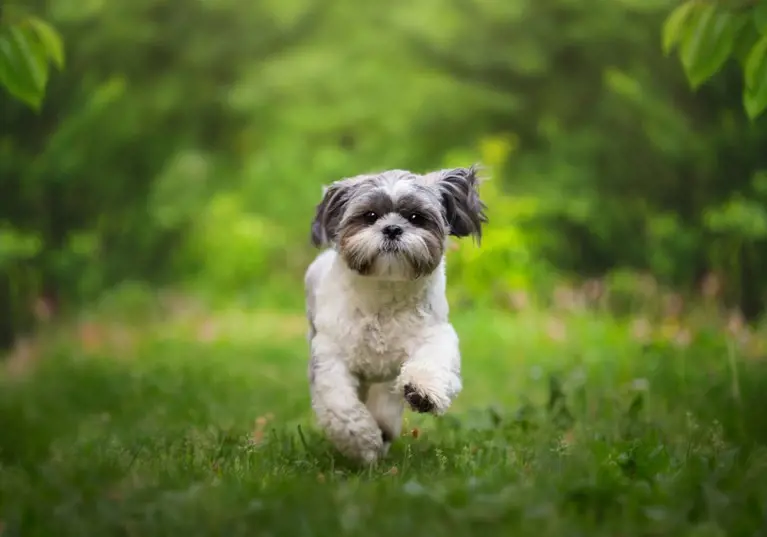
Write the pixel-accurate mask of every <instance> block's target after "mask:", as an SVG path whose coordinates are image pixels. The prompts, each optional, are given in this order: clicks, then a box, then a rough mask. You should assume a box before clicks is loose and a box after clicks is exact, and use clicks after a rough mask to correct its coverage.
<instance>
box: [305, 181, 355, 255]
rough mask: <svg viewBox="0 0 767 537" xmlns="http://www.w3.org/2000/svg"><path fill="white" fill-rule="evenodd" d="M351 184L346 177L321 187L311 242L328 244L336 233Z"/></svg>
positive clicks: (320, 244) (318, 245)
mask: <svg viewBox="0 0 767 537" xmlns="http://www.w3.org/2000/svg"><path fill="white" fill-rule="evenodd" d="M351 191H352V185H351V181H349V180H348V179H342V180H340V181H336V182H335V183H332V184H331V185H330V186H326V187H323V189H322V201H320V203H319V204H318V205H317V209H316V212H315V215H314V220H313V221H312V244H313V245H314V246H316V247H318V248H320V247H323V246H329V245H330V244H331V243H332V242H333V241H334V240H335V238H336V235H337V234H338V225H339V224H340V223H341V217H343V214H344V209H345V208H346V204H347V203H349V199H350V198H351Z"/></svg>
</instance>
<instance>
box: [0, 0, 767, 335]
mask: <svg viewBox="0 0 767 537" xmlns="http://www.w3.org/2000/svg"><path fill="white" fill-rule="evenodd" d="M29 7H30V9H32V10H34V12H35V13H39V17H40V18H41V19H42V20H46V21H50V24H51V25H52V26H53V27H55V28H56V30H57V31H58V32H60V34H61V36H62V40H63V41H64V42H65V43H66V44H67V68H66V69H64V70H63V71H61V72H60V73H59V74H57V76H55V77H51V78H50V80H49V81H48V86H47V87H48V89H47V97H46V100H45V105H44V106H43V107H42V108H40V109H39V112H38V113H36V114H35V113H32V111H31V110H30V109H29V108H28V106H26V105H24V104H22V103H18V102H14V101H13V100H12V99H8V100H3V101H2V102H1V103H0V106H2V114H0V132H1V133H2V134H0V177H2V178H3V181H2V182H1V183H0V214H2V215H3V223H2V226H3V229H5V230H7V231H8V232H9V233H12V234H13V235H14V236H19V237H28V238H29V237H31V238H33V240H34V241H35V243H36V244H37V245H38V247H36V250H34V253H30V251H26V250H25V253H24V255H20V254H19V255H16V254H13V255H14V256H15V257H14V261H13V267H12V268H11V265H9V264H8V263H4V264H3V265H2V266H1V267H0V307H3V308H7V309H8V311H13V312H14V313H13V315H11V314H2V315H0V319H3V322H0V325H3V324H5V326H0V342H5V343H8V342H10V340H11V339H12V338H13V337H14V336H15V335H17V334H19V333H23V332H24V331H25V330H27V329H29V328H31V327H32V326H33V324H34V322H35V319H34V318H33V317H34V315H33V314H32V312H30V304H35V303H37V301H38V300H39V299H40V298H41V297H44V298H45V299H46V300H49V301H51V302H52V303H55V304H56V305H57V308H58V309H62V308H63V309H64V310H66V309H69V308H71V309H73V310H74V309H77V307H78V306H79V305H81V304H83V303H87V302H89V301H92V300H94V299H96V298H97V297H98V296H99V295H100V294H102V293H104V292H106V291H107V290H108V289H110V288H111V287H113V286H115V285H119V284H120V283H121V282H122V281H126V280H127V281H143V282H145V283H149V284H167V283H171V282H172V283H174V284H182V285H194V286H195V287H197V288H198V289H201V290H205V291H206V292H207V293H208V294H209V295H218V296H219V298H221V299H222V300H227V299H231V298H235V297H237V298H247V299H248V300H251V301H257V302H258V303H260V304H266V303H272V305H275V304H280V305H288V304H290V305H296V304H298V303H299V302H300V299H301V297H300V292H298V286H297V285H296V282H300V281H301V277H302V272H303V270H304V269H305V267H306V264H307V263H308V262H309V261H310V260H311V257H312V256H313V255H314V254H315V253H316V252H315V251H314V250H313V249H312V247H311V246H310V244H309V241H308V238H307V236H308V228H309V222H310V220H311V215H312V212H313V210H314V205H315V204H316V203H317V202H318V201H319V195H320V192H321V185H322V184H326V183H329V182H331V181H333V180H335V179H338V178H340V177H344V176H348V175H352V174H356V173H360V172H363V171H371V170H377V169H382V168H392V167H397V168H410V169H413V170H416V171H419V170H420V171H423V170H428V169H434V168H438V167H442V166H454V165H467V164H471V163H472V162H476V161H480V162H483V163H484V164H485V165H486V166H487V169H488V174H489V175H490V176H491V180H490V181H488V182H487V183H486V184H485V185H483V196H485V197H487V199H488V205H489V211H490V214H491V223H490V225H489V226H488V227H487V231H486V234H485V238H484V240H483V243H482V245H480V246H479V247H477V246H475V245H473V244H471V241H460V242H456V246H457V249H456V250H451V252H450V254H449V259H448V264H449V270H450V274H451V278H452V279H451V282H452V284H453V285H452V286H451V291H450V292H451V293H452V298H453V299H454V300H456V301H458V302H459V303H461V304H464V305H466V304H472V303H473V304H480V303H483V304H495V305H501V306H504V307H505V306H507V305H508V297H509V295H510V293H512V292H517V291H525V292H531V293H536V292H540V293H542V294H543V295H545V296H548V295H549V294H550V289H549V287H550V286H551V281H552V277H553V274H554V273H555V272H564V273H566V276H568V277H569V278H570V279H572V280H573V281H575V280H577V279H582V278H584V277H588V278H590V277H599V276H603V275H605V274H607V273H609V272H610V271H613V270H618V269H627V270H631V271H640V272H646V271H649V272H652V273H654V274H655V275H656V276H657V277H658V279H659V280H661V281H662V282H663V283H664V284H669V285H672V286H676V287H678V288H680V290H684V291H688V290H691V289H693V288H695V287H696V286H697V282H698V279H699V278H700V277H701V276H702V275H703V274H704V273H705V272H707V271H709V270H712V269H717V270H721V271H723V272H724V273H723V274H722V277H723V279H724V280H725V281H726V282H738V283H737V284H732V285H730V284H729V283H728V284H727V285H725V296H724V298H725V300H726V301H727V303H728V305H731V306H739V307H742V308H743V309H744V310H746V312H747V313H748V314H749V315H755V314H757V313H759V311H760V310H761V309H762V306H761V305H760V304H763V303H764V300H763V298H764V296H765V294H767V283H765V282H764V281H763V279H762V278H760V277H759V274H761V273H763V270H767V253H765V252H767V249H765V248H764V244H763V243H764V239H763V238H762V236H761V234H760V232H759V231H758V226H759V225H761V224H760V223H759V222H760V220H759V217H758V216H756V215H757V214H758V213H759V211H760V210H761V208H762V207H764V204H765V202H767V198H765V197H764V196H763V195H762V194H760V193H759V192H760V190H759V188H761V187H760V186H759V185H758V184H757V182H754V181H753V178H754V177H757V176H759V174H760V173H761V172H762V171H763V170H767V155H766V154H765V152H764V151H763V149H764V147H765V144H766V143H767V127H766V126H765V125H763V124H762V123H760V122H750V121H749V120H748V119H747V118H746V117H745V116H744V115H743V114H742V113H741V111H740V108H741V106H742V99H741V94H740V92H741V90H742V89H743V79H744V77H743V74H742V72H733V70H732V69H729V66H728V63H727V62H725V63H724V64H723V65H722V66H721V71H720V75H719V76H716V77H713V78H710V79H709V81H708V83H706V84H702V85H699V86H698V88H697V90H696V91H695V92H690V91H689V82H688V81H686V80H685V77H684V75H683V73H682V72H681V71H680V69H679V68H678V66H677V65H675V62H671V61H669V59H668V58H666V57H665V56H664V54H663V51H662V50H661V47H660V46H659V45H658V42H657V32H658V30H659V29H660V27H661V26H662V24H663V21H664V18H665V17H666V15H667V14H668V2H667V1H666V0H657V1H652V2H650V1H647V0H645V1H637V0H622V1H618V2H616V1H614V0H597V1H595V2H590V3H589V4H588V5H587V4H585V3H577V2H571V1H569V0H536V1H533V0H513V1H510V2H506V3H503V4H498V3H492V2H482V1H479V0H448V1H447V2H440V3H437V2H431V1H425V0H424V1H420V2H416V3H411V2H405V1H401V0H398V1H396V2H394V3H390V4H387V5H386V6H382V5H377V4H361V3H358V2H357V3H355V2H351V1H350V0H342V1H341V2H319V3H316V2H315V3H311V2H307V1H305V0H289V1H287V2H266V3H264V2H259V3H242V2H236V1H233V0H216V1H212V2H211V1H205V2H203V1H201V0H178V1H177V2H175V3H174V4H173V6H172V7H171V5H170V4H168V3H165V2H161V1H159V0H136V1H132V2H128V1H115V2H102V1H100V0H94V1H89V2H82V1H75V0H52V1H50V2H43V1H42V0H38V1H37V2H33V3H32V4H30V6H29ZM686 9H688V10H691V11H695V12H696V13H697V12H698V11H700V10H701V8H699V7H688V8H686ZM717 9H719V8H717ZM179 13H183V14H184V16H183V17H179V16H178V14H179ZM682 13H683V12H682ZM702 13H703V11H700V13H698V15H700V16H702V15H701V14H702ZM747 13H748V16H749V17H750V18H749V19H748V22H747V23H742V21H743V20H745V19H743V17H745V16H746V14H747ZM696 16H697V15H696ZM690 17H692V16H691V15H690ZM707 17H708V18H707V20H708V21H709V22H708V23H707V24H708V26H705V27H706V28H708V29H707V30H706V32H709V33H710V34H711V35H713V36H714V38H712V39H713V41H712V40H697V41H695V43H697V44H696V45H695V46H694V47H693V46H692V45H690V46H687V48H685V50H693V49H695V50H698V49H699V51H698V52H696V53H695V54H692V55H691V56H690V55H689V54H688V56H686V57H688V58H690V60H689V61H690V62H692V63H689V65H693V64H695V67H694V69H695V73H697V74H696V75H695V76H696V77H698V78H700V77H701V76H703V75H702V74H701V73H703V74H705V73H706V72H709V71H711V69H712V65H719V64H720V62H721V61H722V60H721V57H722V53H721V50H730V51H731V55H739V54H741V53H743V54H741V56H738V57H741V58H742V60H743V62H745V61H746V59H747V55H746V54H745V53H744V51H745V52H748V51H750V50H751V49H752V48H753V47H754V46H756V44H757V42H758V40H759V39H758V35H761V34H759V30H758V28H761V27H762V26H761V23H760V22H759V21H762V19H763V13H762V10H761V9H757V10H755V11H754V10H747V11H737V12H732V13H731V15H729V16H728V17H726V18H720V12H719V11H717V12H716V13H713V12H711V13H709V15H707ZM760 17H761V18H760ZM675 19H678V20H677V23H675V24H676V25H677V26H678V29H677V34H673V33H672V34H669V35H671V36H672V37H673V35H677V36H678V37H679V40H678V41H677V44H676V45H674V44H673V41H674V39H671V38H667V39H669V40H670V41H671V43H670V44H668V45H667V46H669V47H671V46H677V47H679V46H680V43H681V42H682V37H683V35H682V34H684V35H687V34H685V32H687V30H684V28H691V26H689V25H688V24H687V22H689V21H688V19H687V17H686V16H685V17H682V16H681V15H679V14H675ZM689 20H692V18H690V19H689ZM717 21H718V22H717ZM725 22H726V24H725ZM741 23H742V24H743V27H742V28H740V25H741ZM696 28H697V27H696ZM736 28H740V30H739V31H738V32H737V35H736V36H735V37H733V35H734V34H735V33H736V32H735V29H736ZM701 31H702V30H701ZM749 31H750V32H751V34H749V33H748V32H749ZM704 34H705V32H704V33H703V34H700V35H704ZM757 34H758V35H757ZM749 35H751V37H749ZM731 40H732V43H730V44H728V43H729V42H730V41H731ZM690 43H693V41H690ZM706 43H708V44H706ZM711 43H716V46H715V47H714V48H711V46H712V45H711ZM706 50H708V52H706ZM696 58H697V59H696ZM744 65H745V63H744ZM753 65H754V66H753V68H752V71H753V72H754V73H757V71H758V69H759V65H757V64H753ZM753 76H756V78H758V75H753ZM5 97H6V95H5V94H3V95H2V96H0V98H5ZM735 202H737V204H739V206H740V209H738V210H739V211H740V212H743V211H747V212H748V215H749V216H748V217H747V218H745V217H742V216H743V215H741V216H738V217H737V225H735V224H734V223H733V220H732V219H733V218H734V217H733V216H732V214H731V213H732V209H731V208H730V207H729V204H731V203H735ZM741 209H742V210H741ZM719 213H722V214H725V213H726V214H727V215H728V216H727V217H726V220H727V222H728V223H727V224H726V225H724V224H722V225H720V224H713V225H710V224H711V222H712V220H711V217H710V215H714V214H719ZM714 220H716V218H715V219H714ZM720 220H721V218H720ZM744 226H746V227H747V226H753V229H747V228H745V227H744Z"/></svg>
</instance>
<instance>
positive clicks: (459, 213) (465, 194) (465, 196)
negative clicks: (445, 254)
mask: <svg viewBox="0 0 767 537" xmlns="http://www.w3.org/2000/svg"><path fill="white" fill-rule="evenodd" d="M437 173H439V174H440V177H439V179H438V181H437V186H438V188H439V191H440V194H441V196H442V207H443V209H444V211H445V218H446V219H447V224H448V226H449V228H450V231H449V233H450V235H453V236H455V237H468V236H469V235H471V236H473V237H474V239H475V240H476V241H477V243H478V244H479V242H480V241H481V239H482V225H483V224H485V223H486V222H487V215H486V214H485V209H486V206H485V204H484V202H483V201H482V200H481V199H480V198H479V188H478V187H479V182H480V177H479V170H478V167H477V166H476V165H474V166H471V167H469V168H453V169H449V170H442V171H440V172H437Z"/></svg>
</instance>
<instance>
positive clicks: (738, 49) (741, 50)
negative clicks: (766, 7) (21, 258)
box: [732, 24, 760, 69]
mask: <svg viewBox="0 0 767 537" xmlns="http://www.w3.org/2000/svg"><path fill="white" fill-rule="evenodd" d="M759 38H760V35H759V32H758V31H757V29H756V26H754V25H753V24H746V26H745V28H743V29H742V30H741V31H740V33H738V37H737V38H736V39H735V43H733V45H732V56H733V57H734V58H735V59H736V60H737V61H738V63H739V64H740V66H741V68H743V69H745V66H746V60H747V59H748V54H749V53H750V52H751V48H752V47H753V46H754V45H755V44H756V42H757V41H759Z"/></svg>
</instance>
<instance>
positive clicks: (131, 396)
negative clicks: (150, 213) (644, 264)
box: [0, 307, 767, 537]
mask: <svg viewBox="0 0 767 537" xmlns="http://www.w3.org/2000/svg"><path fill="white" fill-rule="evenodd" d="M171 309H172V308H171ZM177 310H178V311H175V310H174V311H173V312H172V313H169V311H170V309H167V308H166V309H164V310H162V311H160V312H159V313H158V312H154V313H152V314H146V315H142V316H140V318H139V320H136V317H135V316H134V317H133V320H132V321H126V320H125V319H121V318H119V316H116V317H114V318H112V317H109V316H107V315H104V314H93V315H92V317H91V319H90V320H88V319H87V318H86V319H84V320H82V321H81V323H80V325H79V327H77V328H73V327H70V328H68V329H63V328H61V329H56V330H54V329H51V330H49V333H48V334H46V335H44V336H43V337H42V338H41V340H40V341H38V342H33V343H30V344H29V345H28V346H27V347H26V348H23V349H20V350H17V351H16V352H15V353H14V354H13V355H12V356H10V357H9V358H8V360H7V361H6V364H5V366H4V367H3V371H2V374H1V375H2V376H1V380H0V382H1V383H2V385H1V386H0V535H2V537H11V536H13V537H15V536H24V537H33V536H45V537H52V536H61V537H64V536H73V537H74V536H77V537H85V536H94V537H95V536H99V537H102V536H108V535H124V536H129V537H133V536H137V537H138V536H141V537H150V536H151V537H159V536H162V535H173V536H179V537H181V536H182V535H184V536H198V535H199V536H202V535H221V536H227V537H235V536H240V535H241V536H256V535H263V536H282V535H286V536H287V535H296V536H298V535H306V536H325V535H328V536H331V535H332V536H337V535H341V534H343V535H367V536H378V535H381V536H384V535H385V536H391V535H419V534H420V535H429V536H434V535H465V534H468V533H469V532H477V534H480V533H485V534H490V535H504V536H506V535H536V536H537V537H544V536H565V535H605V536H607V535H610V536H629V535H669V536H675V537H676V536H685V535H700V536H703V535H706V536H709V535H710V536H714V535H722V536H724V535H728V536H730V535H732V536H738V535H744V536H756V535H767V451H766V450H765V447H764V446H765V442H767V419H765V417H764V416H765V413H767V384H765V381H767V367H765V361H764V360H763V359H762V358H761V355H760V351H758V350H757V351H756V352H754V351H753V350H752V351H749V352H746V350H742V349H741V348H740V345H739V344H736V342H735V341H734V339H732V338H729V337H727V336H726V335H725V333H724V332H723V331H718V330H715V329H712V328H703V327H701V328H696V329H695V330H693V331H692V332H690V333H689V335H688V336H686V337H680V332H679V331H678V327H677V328H673V327H671V328H669V326H666V325H663V326H661V325H657V326H652V327H650V328H651V329H652V333H640V332H641V331H638V329H637V325H636V323H634V324H632V323H629V322H624V321H618V320H616V319H613V318H611V317H609V316H606V315H602V314H595V313H588V312H583V311H581V312H570V313H566V312H555V311H553V310H552V311H533V310H529V311H522V312H520V313H512V312H499V311H490V310H485V311H456V312H455V313H454V315H453V320H454V323H455V326H456V329H457V330H458V332H459V334H460V336H461V338H462V348H463V354H464V383H465V389H464V392H463V393H462V394H461V395H460V396H459V398H458V400H457V401H456V403H455V405H454V407H453V408H452V410H451V412H450V413H449V414H448V415H447V416H445V417H443V418H440V419H436V418H433V417H427V416H420V415H416V414H413V413H409V414H408V415H407V424H406V427H405V433H404V434H403V436H402V438H400V439H399V440H398V441H397V442H396V443H395V445H394V447H393V450H392V452H391V453H390V455H389V457H388V459H387V460H385V461H384V462H383V463H382V464H380V465H379V466H378V467H376V468H372V469H358V468H355V467H354V466H353V465H351V464H350V463H349V462H348V461H344V460H342V459H340V458H339V457H338V456H336V455H335V454H334V453H333V451H332V450H331V449H330V447H329V446H328V444H327V443H326V441H325V440H324V439H323V438H322V437H321V435H320V434H318V433H317V431H316V430H315V428H314V426H313V423H312V419H311V415H310V413H309V402H308V396H307V380H306V359H307V358H306V351H307V349H306V340H305V326H304V320H303V315H302V314H301V312H300V311H296V312H284V311H259V310H254V311H250V310H238V309H236V308H232V309H229V310H220V311H218V310H217V311H215V312H211V311H208V310H205V309H204V308H192V307H188V308H177ZM107 319H109V320H107ZM644 332H647V327H645V329H644Z"/></svg>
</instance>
